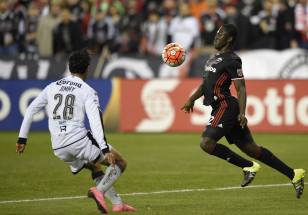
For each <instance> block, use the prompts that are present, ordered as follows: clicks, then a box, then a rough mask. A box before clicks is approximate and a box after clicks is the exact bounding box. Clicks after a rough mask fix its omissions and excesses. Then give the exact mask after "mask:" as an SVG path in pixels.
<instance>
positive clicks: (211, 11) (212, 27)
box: [201, 0, 226, 50]
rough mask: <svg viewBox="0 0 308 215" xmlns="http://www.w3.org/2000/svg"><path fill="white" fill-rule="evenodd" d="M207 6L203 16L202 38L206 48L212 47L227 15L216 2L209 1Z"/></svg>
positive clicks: (214, 0) (213, 0)
mask: <svg viewBox="0 0 308 215" xmlns="http://www.w3.org/2000/svg"><path fill="white" fill-rule="evenodd" d="M207 4H208V8H207V10H206V11H205V12H204V13H203V14H202V15H201V38H202V44H203V45H204V46H211V45H212V42H213V39H214V37H215V34H216V31H217V30H218V29H219V27H220V26H221V25H222V24H223V23H224V19H225V18H226V13H225V12H224V11H223V9H222V8H220V7H219V5H218V2H217V1H216V0H208V1H207ZM210 50H211V48H210Z"/></svg>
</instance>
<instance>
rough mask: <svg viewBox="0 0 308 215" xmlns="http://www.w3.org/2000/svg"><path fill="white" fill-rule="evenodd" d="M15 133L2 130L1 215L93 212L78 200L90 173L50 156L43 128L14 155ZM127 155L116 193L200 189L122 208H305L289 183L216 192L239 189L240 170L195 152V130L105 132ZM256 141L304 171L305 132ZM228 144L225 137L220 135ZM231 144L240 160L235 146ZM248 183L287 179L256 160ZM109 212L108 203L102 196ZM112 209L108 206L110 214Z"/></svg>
mask: <svg viewBox="0 0 308 215" xmlns="http://www.w3.org/2000/svg"><path fill="white" fill-rule="evenodd" d="M17 136H18V133H17V132H1V140H0V181H1V183H0V214H5V215H7V214H12V215H13V214H14V215H17V214H18V215H19V214H27V215H43V214H46V215H47V214H48V215H50V214H54V215H56V214H57V215H59V214H63V215H64V214H65V215H70V214H72V215H73V214H74V215H76V214H82V215H83V214H84V215H88V214H100V213H99V211H98V210H97V209H96V204H95V203H94V201H93V200H92V199H88V198H83V197H82V196H85V195H86V193H87V190H88V188H89V187H91V186H94V182H93V181H92V179H91V176H90V174H89V171H87V170H83V171H81V172H80V173H78V174H77V175H76V176H74V175H73V174H72V173H71V172H70V169H69V166H68V165H66V164H65V163H63V162H62V161H60V160H59V159H58V158H57V157H55V156H54V155H53V151H52V149H51V144H50V136H49V134H48V133H47V132H32V133H30V135H29V141H28V145H27V147H26V150H25V153H24V154H22V155H21V156H18V155H17V154H16V153H15V142H16V140H17ZM107 137H108V140H109V143H110V144H111V145H113V146H114V147H115V148H116V149H117V150H118V151H120V152H121V153H122V154H123V156H124V157H125V158H126V160H127V161H128V167H127V169H126V170H125V172H124V174H123V175H122V176H121V178H120V179H119V180H118V181H117V182H116V184H115V185H114V188H115V189H116V191H117V192H118V193H119V194H131V193H147V192H153V191H165V190H167V191H173V190H184V189H206V190H204V191H189V192H181V193H175V192H173V193H159V194H153V193H152V194H143V195H122V199H123V200H124V201H125V202H127V203H129V204H130V205H132V206H134V207H135V208H137V209H138V211H137V212H133V213H127V214H136V215H139V214H145V215H152V214H166V215H167V214H171V215H172V214H176V215H182V214H191V215H195V214H196V215H198V214H213V215H218V214H237V215H238V214H247V213H248V214H271V215H274V214H279V215H280V214H307V213H308V212H307V211H308V210H307V209H308V201H307V199H308V198H307V195H305V194H304V195H303V196H302V198H301V199H297V198H296V195H295V191H294V188H293V187H292V186H291V185H290V186H277V187H258V188H247V189H246V188H245V189H230V190H215V188H222V187H238V186H239V185H240V184H241V181H242V171H241V169H239V168H237V167H234V166H232V165H230V164H228V163H226V162H225V161H222V160H220V159H218V158H216V157H213V156H209V155H207V154H205V153H204V152H202V150H201V149H200V147H199V139H200V135H199V134H197V133H186V134H179V133H165V134H134V133H110V134H107ZM254 138H255V140H256V142H257V143H259V144H260V145H262V146H264V147H266V148H268V149H269V150H271V151H272V152H273V153H274V154H275V155H276V156H277V157H279V158H280V159H281V160H283V161H284V162H285V163H287V164H288V165H289V166H291V167H294V168H304V169H306V170H307V169H308V159H307V153H306V152H307V151H308V144H307V139H308V134H254ZM220 142H221V143H224V144H227V143H226V141H225V139H223V140H221V141H220ZM230 148H231V149H232V150H234V151H236V152H239V153H240V154H241V155H243V156H244V157H246V158H247V156H245V155H244V154H243V153H241V152H240V151H239V150H238V149H237V148H236V147H235V146H233V145H232V146H230ZM261 166H262V169H261V171H260V173H258V175H257V176H256V179H255V180H254V181H253V183H252V185H266V184H286V183H289V182H290V181H289V179H288V178H287V177H285V176H283V175H281V174H280V173H279V172H277V171H275V170H273V169H271V168H269V167H267V166H266V165H264V164H261ZM74 196H81V197H80V198H76V199H67V200H47V201H35V202H19V203H1V202H3V201H12V200H24V199H45V198H57V197H74ZM107 205H108V208H109V211H112V205H111V204H110V203H109V202H108V201H107ZM110 213H111V214H112V212H110Z"/></svg>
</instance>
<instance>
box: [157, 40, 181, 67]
mask: <svg viewBox="0 0 308 215" xmlns="http://www.w3.org/2000/svg"><path fill="white" fill-rule="evenodd" d="M162 58H163V61H164V62H165V63H166V64H167V65H168V66H171V67H176V66H180V65H181V64H182V63H183V62H184V60H185V50H184V49H183V48H182V47H181V46H180V45H179V44H177V43H170V44H168V45H166V46H165V48H164V50H163V53H162Z"/></svg>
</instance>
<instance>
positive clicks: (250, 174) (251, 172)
mask: <svg viewBox="0 0 308 215" xmlns="http://www.w3.org/2000/svg"><path fill="white" fill-rule="evenodd" d="M252 163H253V165H252V166H251V167H244V168H243V172H244V179H243V183H242V185H241V186H242V187H246V186H247V185H248V184H250V183H251V182H252V180H253V179H254V178H255V176H256V174H257V172H258V171H259V170H260V168H261V166H260V165H259V164H258V163H256V162H254V161H252Z"/></svg>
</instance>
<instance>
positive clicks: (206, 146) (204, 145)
mask: <svg viewBox="0 0 308 215" xmlns="http://www.w3.org/2000/svg"><path fill="white" fill-rule="evenodd" d="M200 147H201V149H202V150H203V151H205V152H206V153H210V151H211V150H212V148H213V144H212V143H211V141H209V140H207V139H204V138H202V139H201V141H200Z"/></svg>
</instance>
